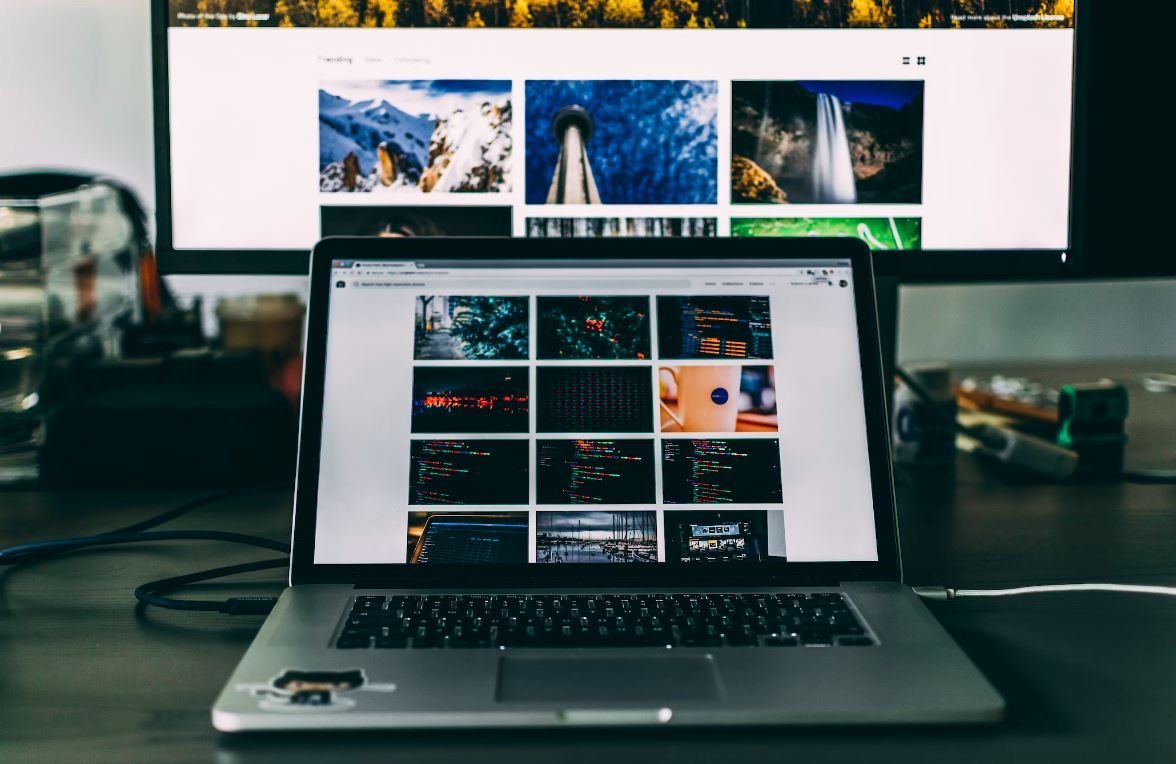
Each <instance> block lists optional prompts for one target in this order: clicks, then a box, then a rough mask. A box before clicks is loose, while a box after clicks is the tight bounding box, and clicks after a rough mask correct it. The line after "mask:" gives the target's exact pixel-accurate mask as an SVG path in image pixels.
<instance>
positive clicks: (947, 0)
mask: <svg viewBox="0 0 1176 764" xmlns="http://www.w3.org/2000/svg"><path fill="white" fill-rule="evenodd" d="M1089 5H1092V4H1090V3H1087V2H1083V3H1081V8H1082V13H1083V18H1082V23H1081V24H1080V23H1078V11H1077V10H1076V8H1075V6H1076V2H1075V0H988V2H983V1H981V0H854V1H853V2H837V1H835V0H805V1H804V2H801V0H764V1H763V2H760V0H756V2H750V1H749V0H743V1H742V2H738V1H736V0H626V1H625V2H612V1H611V0H610V1H609V2H604V1H603V0H530V2H525V1H524V0H436V1H432V0H431V1H429V2H424V0H399V1H392V0H329V1H328V0H317V2H316V0H155V19H154V32H155V75H156V76H155V97H156V105H157V108H156V113H157V115H156V119H157V132H156V135H157V141H156V144H157V146H156V148H157V152H158V184H159V187H158V210H159V226H158V233H159V250H160V253H161V262H162V266H163V269H164V270H165V272H171V273H196V272H204V273H230V272H249V273H279V272H286V273H303V272H305V270H306V261H307V253H308V252H309V250H310V248H311V247H312V246H313V245H314V244H315V242H316V241H318V240H319V239H320V238H322V237H325V236H329V235H334V234H342V235H357V234H358V235H365V234H373V235H384V236H432V235H459V236H470V235H482V236H484V235H493V236H528V237H583V236H692V237H694V236H702V237H707V236H853V237H858V238H861V239H863V240H865V241H866V242H867V243H869V245H870V246H871V247H873V248H874V249H876V250H879V251H885V252H887V253H893V256H889V255H888V256H886V257H880V258H879V262H880V263H881V264H882V265H881V267H882V270H883V271H884V272H885V271H886V270H887V268H888V266H897V267H900V268H901V273H902V275H903V277H904V278H912V279H918V278H971V277H991V276H997V277H1009V276H1018V275H1034V274H1037V275H1041V274H1065V273H1067V272H1074V268H1075V265H1076V263H1075V262H1074V252H1075V250H1076V249H1077V250H1079V251H1080V247H1079V246H1078V242H1077V239H1078V238H1079V237H1078V236H1077V235H1076V226H1074V225H1073V223H1074V220H1075V219H1076V217H1077V216H1076V213H1075V200H1076V199H1079V198H1081V195H1080V191H1079V190H1080V181H1081V178H1080V177H1079V176H1080V173H1078V172H1076V168H1078V167H1080V165H1081V163H1080V162H1076V161H1075V158H1076V157H1077V156H1080V151H1079V148H1080V146H1081V135H1080V134H1079V135H1077V136H1076V134H1075V127H1076V125H1079V124H1081V120H1080V119H1077V118H1076V113H1077V111H1078V110H1079V108H1078V107H1080V106H1081V103H1079V102H1077V101H1076V92H1077V91H1076V88H1075V82H1076V79H1077V75H1078V71H1079V65H1078V64H1079V62H1080V61H1081V60H1082V58H1083V57H1082V56H1080V55H1079V51H1080V49H1081V48H1082V42H1081V40H1080V39H1079V32H1080V30H1081V29H1082V28H1083V27H1084V26H1085V25H1086V24H1087V22H1088V20H1087V18H1086V15H1087V13H1088V6H1089Z"/></svg>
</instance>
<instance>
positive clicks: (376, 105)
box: [318, 80, 511, 195]
mask: <svg viewBox="0 0 1176 764" xmlns="http://www.w3.org/2000/svg"><path fill="white" fill-rule="evenodd" d="M318 116H319V191H320V192H322V193H338V192H361V193H362V192H366V193H389V194H407V195H412V194H422V193H428V194H437V193H456V192H508V191H510V169H511V161H510V155H511V83H510V80H377V81H341V82H324V83H322V84H321V85H320V87H319V103H318Z"/></svg>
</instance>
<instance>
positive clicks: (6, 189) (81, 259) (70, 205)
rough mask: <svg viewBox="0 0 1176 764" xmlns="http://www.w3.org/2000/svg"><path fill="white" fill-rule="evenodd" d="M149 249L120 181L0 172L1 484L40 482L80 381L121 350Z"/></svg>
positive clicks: (141, 219) (140, 217)
mask: <svg viewBox="0 0 1176 764" xmlns="http://www.w3.org/2000/svg"><path fill="white" fill-rule="evenodd" d="M149 253H150V244H149V241H148V238H147V220H146V216H145V215H144V213H143V210H142V207H141V206H140V205H139V204H138V202H137V201H136V200H135V198H134V195H133V194H131V193H130V192H129V191H127V190H126V189H125V188H124V187H122V186H120V185H118V184H117V183H114V182H112V181H107V180H103V179H99V178H95V177H93V176H90V175H80V174H77V173H69V172H36V173H21V174H13V175H4V176H0V483H3V482H16V481H22V480H30V479H35V478H36V477H37V474H38V471H39V461H38V455H39V450H40V449H41V447H42V446H43V445H44V443H45V439H46V435H47V433H46V426H45V425H46V422H47V421H48V419H49V418H50V417H52V416H53V415H54V412H56V411H57V410H58V409H59V408H60V407H61V406H63V405H65V404H66V403H67V402H68V401H69V400H70V396H71V394H72V390H73V384H72V383H73V379H74V377H75V376H76V375H77V374H78V372H79V371H80V370H82V369H84V368H86V367H87V366H88V365H90V364H92V363H95V362H97V361H98V360H100V359H102V358H106V357H111V356H113V355H116V354H117V353H118V348H119V344H120V340H121V335H122V332H123V330H124V329H125V328H126V327H127V326H128V325H130V324H131V323H132V322H133V320H134V319H135V317H136V315H137V314H138V313H139V301H138V293H139V288H138V278H137V274H138V268H139V261H140V260H141V259H142V258H143V257H144V256H146V255H149Z"/></svg>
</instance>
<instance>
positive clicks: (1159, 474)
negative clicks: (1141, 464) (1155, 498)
mask: <svg viewBox="0 0 1176 764" xmlns="http://www.w3.org/2000/svg"><path fill="white" fill-rule="evenodd" d="M1121 477H1122V478H1123V481H1124V482H1127V483H1140V484H1142V485H1176V472H1173V471H1171V470H1130V471H1126V472H1124V473H1123V474H1122V476H1121Z"/></svg>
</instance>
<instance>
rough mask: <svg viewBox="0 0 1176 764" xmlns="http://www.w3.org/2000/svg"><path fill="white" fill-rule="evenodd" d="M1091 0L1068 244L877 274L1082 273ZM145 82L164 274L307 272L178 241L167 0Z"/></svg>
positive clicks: (921, 277)
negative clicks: (179, 245)
mask: <svg viewBox="0 0 1176 764" xmlns="http://www.w3.org/2000/svg"><path fill="white" fill-rule="evenodd" d="M1095 5H1096V4H1095V3H1093V2H1089V1H1087V2H1082V3H1079V4H1078V5H1077V6H1076V10H1075V23H1074V27H1075V45H1074V77H1073V80H1072V84H1073V92H1072V101H1071V103H1072V106H1071V110H1072V118H1071V121H1070V129H1071V136H1070V137H1071V140H1070V156H1071V160H1070V175H1071V177H1070V224H1069V229H1070V236H1069V239H1070V246H1069V247H1068V248H1065V249H1050V250H984V249H975V250H972V249H969V250H922V251H908V252H901V253H896V255H895V256H886V255H885V254H883V255H879V254H878V253H875V256H874V260H875V268H876V269H877V272H878V274H879V275H885V276H898V277H899V278H900V279H901V280H902V281H904V282H910V283H936V282H941V283H966V282H999V281H1033V280H1058V279H1070V278H1075V277H1080V276H1084V275H1087V273H1086V272H1087V270H1088V269H1087V267H1086V266H1087V263H1086V261H1087V259H1088V258H1087V255H1086V254H1085V246H1084V245H1085V239H1086V236H1085V231H1084V225H1083V223H1082V221H1084V220H1085V215H1084V210H1085V207H1086V204H1085V195H1086V170H1085V165H1086V162H1085V161H1084V157H1085V156H1086V151H1087V148H1086V132H1087V131H1086V110H1087V101H1088V98H1087V96H1086V94H1085V90H1084V89H1083V88H1080V87H1078V83H1079V82H1084V81H1086V79H1087V74H1086V72H1087V71H1088V70H1089V61H1088V59H1089V55H1088V54H1087V49H1088V47H1089V38H1090V30H1091V29H1092V28H1093V27H1094V25H1095V24H1097V23H1098V22H1097V19H1096V18H1094V13H1095V12H1094V11H1093V8H1094V6H1095ZM151 13H152V19H151V30H152V71H153V74H152V89H153V91H154V98H155V109H154V125H155V192H156V193H155V197H156V256H157V258H158V261H159V267H160V272H161V273H163V274H165V275H303V276H304V275H306V274H307V268H308V265H309V259H310V251H309V250H288V249H281V250H279V249H272V250H271V249H182V250H178V249H176V248H175V246H174V243H173V236H172V233H173V231H172V221H173V217H174V215H173V209H172V185H171V116H170V115H171V107H170V97H171V95H170V90H169V88H168V55H169V54H168V0H152V3H151Z"/></svg>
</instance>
